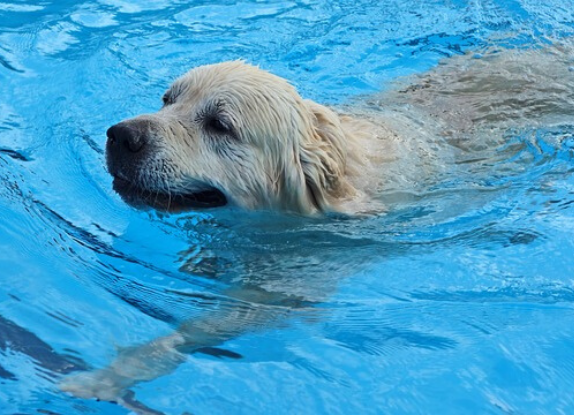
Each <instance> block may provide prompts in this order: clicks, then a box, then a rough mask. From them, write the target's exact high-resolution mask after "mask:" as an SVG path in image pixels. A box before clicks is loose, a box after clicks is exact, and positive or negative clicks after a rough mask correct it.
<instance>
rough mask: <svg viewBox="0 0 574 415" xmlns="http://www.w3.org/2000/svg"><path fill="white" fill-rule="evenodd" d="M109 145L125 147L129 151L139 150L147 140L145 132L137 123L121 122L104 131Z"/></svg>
mask: <svg viewBox="0 0 574 415" xmlns="http://www.w3.org/2000/svg"><path fill="white" fill-rule="evenodd" d="M106 135H107V136H108V140H109V145H111V146H115V147H117V148H119V149H126V150H128V151H130V152H131V153H137V152H139V151H140V150H141V149H142V148H143V147H144V146H145V145H146V142H147V139H146V133H145V132H144V131H142V130H141V128H138V125H134V124H132V123H126V122H121V123H119V124H116V125H113V126H111V127H110V128H108V131H107V132H106Z"/></svg>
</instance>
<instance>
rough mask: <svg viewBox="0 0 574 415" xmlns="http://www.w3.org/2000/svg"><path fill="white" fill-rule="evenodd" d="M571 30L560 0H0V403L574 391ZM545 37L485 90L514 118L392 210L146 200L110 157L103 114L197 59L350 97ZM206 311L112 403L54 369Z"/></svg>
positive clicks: (35, 409) (111, 114)
mask: <svg viewBox="0 0 574 415" xmlns="http://www.w3.org/2000/svg"><path fill="white" fill-rule="evenodd" d="M573 36H574V3H573V2H572V1H571V0H567V1H564V0H560V1H558V0H551V1H547V2H544V3H542V4H541V3H540V2H538V1H532V0H515V1H510V0H509V1H489V0H485V1H462V0H461V1H459V0H442V1H440V0H436V1H426V2H409V1H393V0H385V1H382V2H372V1H355V0H354V1H336V2H330V1H306V0H299V1H269V2H263V1H244V2H240V3H236V2H230V1H212V2H200V1H197V2H187V1H170V0H153V1H125V0H92V1H69V0H65V1H64V0H60V1H51V0H44V1H35V2H32V1H21V0H11V1H2V0H0V178H1V185H0V275H1V282H2V284H0V413H1V414H7V415H8V414H38V413H41V414H128V413H141V414H158V413H164V414H184V413H186V414H191V413H193V414H230V413H232V414H268V413H274V414H338V413H340V414H353V413H357V414H381V413H384V414H402V413H409V414H411V413H425V414H433V413H437V414H439V413H440V414H461V413H519V414H537V413H563V414H568V413H574V394H572V390H573V388H574V324H573V321H574V175H573V172H574V163H573V157H574V135H573V134H574V111H573V110H572V108H574V82H573V79H572V78H574V55H572V54H571V53H570V52H569V51H572V50H573V49H572V43H573V42H572V39H573ZM545 48H551V49H553V50H555V51H557V52H555V55H554V56H556V60H557V62H558V61H559V63H560V64H562V65H563V66H564V65H565V66H564V68H566V69H565V72H564V73H565V75H564V76H561V77H554V78H552V83H551V84H550V83H549V84H545V85H547V87H546V86H545V85H542V86H541V85H537V84H536V83H534V84H529V82H526V84H527V85H528V86H531V87H533V89H534V90H536V91H538V92H537V93H538V94H539V95H538V96H536V97H534V98H536V99H537V100H538V101H537V102H538V104H539V105H538V104H537V105H536V106H530V107H529V111H523V112H521V109H520V106H513V105H512V103H511V104H509V105H506V104H507V102H506V101H501V103H500V105H499V106H498V107H495V109H496V110H497V111H503V109H504V110H505V111H510V112H514V113H515V115H516V117H515V118H517V119H519V122H517V123H515V124H513V126H512V128H510V127H509V128H502V127H501V126H500V125H497V127H496V128H492V129H491V130H488V129H487V130H486V131H488V134H485V135H483V136H481V137H482V138H481V140H483V141H479V142H478V143H477V142H474V143H473V144H472V145H471V146H469V147H468V148H467V149H466V151H467V159H466V160H465V162H464V164H457V166H456V167H457V168H452V169H446V170H445V171H446V172H447V173H445V177H443V178H442V179H441V181H440V182H438V183H435V184H432V185H431V184H429V185H428V186H427V187H423V188H422V189H419V190H418V191H417V193H412V194H410V197H407V198H405V197H403V198H401V199H400V202H396V201H395V202H391V203H390V206H391V207H392V209H390V211H389V212H388V213H387V214H385V215H381V216H377V217H369V218H347V219H345V218H336V217H335V218H322V219H319V218H311V219H303V218H298V217H293V216H289V215H282V214H278V213H271V212H242V211H239V210H236V209H234V208H230V207H224V208H219V209H212V210H207V211H200V212H188V213H181V214H177V215H175V214H174V215H166V214H162V213H159V212H155V211H139V210H135V209H132V208H130V207H128V206H127V205H125V204H124V203H123V202H122V200H121V199H120V198H119V197H118V196H117V195H116V194H115V193H114V192H113V190H112V188H111V178H110V177H109V175H108V174H107V172H106V170H105V155H104V147H105V131H106V129H107V128H108V127H109V126H111V125H112V124H114V123H116V122H118V121H120V120H122V119H125V118H128V117H131V116H135V115H137V114H141V113H145V112H152V111H156V110H157V109H158V108H159V107H160V105H161V99H160V98H161V96H162V94H163V92H164V91H165V89H166V88H167V86H168V85H169V83H170V82H171V81H172V80H173V79H175V78H176V77H177V76H179V75H180V74H182V73H184V72H185V71H187V70H188V69H189V68H190V67H194V66H198V65H201V64H205V63H212V62H218V61H223V60H229V59H238V58H241V59H245V60H247V61H248V62H251V63H254V64H257V65H260V66H261V67H262V68H264V69H266V70H269V71H271V72H273V73H275V74H277V75H280V76H283V77H285V78H287V79H289V80H290V81H291V82H293V84H294V85H295V86H296V87H297V88H298V90H299V91H300V93H301V94H302V95H303V96H304V97H306V98H310V99H313V100H315V101H318V102H321V103H326V104H330V105H347V104H349V103H354V102H357V101H360V100H363V101H364V100H368V99H369V98H368V97H373V96H376V97H378V96H380V94H381V91H388V90H390V89H392V86H393V85H395V84H396V83H397V82H401V81H400V80H401V79H405V77H411V79H419V81H420V79H424V76H426V75H424V74H425V73H431V74H433V73H434V74H439V75H437V76H440V71H441V68H444V67H445V65H446V67H451V68H456V66H457V62H468V60H471V59H475V60H477V61H480V60H481V59H482V58H483V56H485V55H486V54H489V53H491V51H492V50H497V51H503V50H513V51H522V50H524V51H527V53H530V52H528V51H536V50H538V51H540V50H544V49H545ZM532 53H533V55H532V56H540V55H536V53H537V52H532ZM469 56H470V58H467V57H469ZM526 56H528V55H526ZM444 59H450V62H452V63H451V64H448V63H447V64H444V63H441V62H443V60H444ZM531 61H536V59H532V60H531ZM447 62H449V61H447ZM569 62H571V63H569ZM534 63H536V62H534ZM539 63H540V64H545V65H550V64H552V63H553V62H552V59H550V60H547V61H544V62H542V61H540V62H539ZM569 65H570V66H569ZM533 67H536V65H533ZM535 72H536V71H534V72H533V73H534V74H535V75H536V73H535ZM569 73H570V74H572V75H571V76H570V77H569V75H568V74H569ZM417 75H421V76H422V77H423V78H416V77H417ZM536 76H537V75H536ZM412 77H415V78H412ZM445 79H446V78H445ZM460 79H462V81H461V82H462V84H459V85H458V89H456V90H455V91H454V92H453V93H452V94H451V95H453V94H454V95H456V91H459V92H460V91H464V90H465V88H466V87H467V85H465V83H464V77H462V78H460ZM533 79H540V78H533ZM421 82H422V81H421ZM431 89H432V88H431ZM424 91H425V90H421V92H420V97H421V99H423V98H425V93H426V92H424ZM398 95H400V94H398ZM389 96H393V95H392V94H391V95H389ZM531 98H532V97H531ZM534 98H533V99H534ZM426 99H427V100H429V99H430V101H427V107H429V110H431V112H432V109H433V108H435V109H436V105H434V104H435V103H438V102H439V101H433V99H438V95H432V92H428V96H426ZM397 100H400V98H397ZM421 102H422V101H421ZM461 102H462V101H461ZM469 102H471V103H472V104H473V105H478V104H480V102H479V100H476V101H469ZM503 104H504V105H503ZM437 105H438V104H437ZM505 105H506V106H505ZM491 111H492V108H491ZM532 111H534V113H533V112H532ZM496 114H498V112H497V113H496ZM496 114H494V115H496ZM490 115H493V114H492V112H491V113H490ZM486 125H488V120H487V124H486ZM484 142H490V143H493V142H494V143H497V144H496V146H494V147H492V146H491V147H490V148H486V149H485V146H482V147H481V143H484ZM486 147H488V146H486ZM469 149H470V150H469ZM473 151H475V152H473ZM447 167H448V166H447ZM450 167H455V166H450ZM448 172H450V173H448ZM387 196H389V200H391V199H392V200H395V199H393V198H392V197H391V196H392V195H390V194H389V195H387ZM234 290H240V291H241V290H243V292H244V293H245V292H249V293H250V294H249V296H250V298H249V299H246V298H245V296H243V297H241V298H237V297H235V296H234V295H233V292H234ZM262 297H264V298H265V300H264V301H263V300H261V298H262ZM210 316H212V317H213V319H212V320H209V318H210ZM218 319H219V321H223V322H225V324H224V323H222V324H224V325H225V328H226V330H225V332H224V333H223V332H222V333H221V341H220V342H219V344H217V345H211V346H210V347H203V348H198V349H197V348H196V349H194V350H190V351H189V353H187V354H186V355H185V359H184V361H182V362H179V363H180V364H177V365H174V367H173V368H171V369H170V370H169V371H166V373H165V374H163V375H162V376H158V377H157V378H155V379H152V380H149V381H144V382H139V383H137V384H135V385H134V386H132V387H131V388H130V390H131V392H128V393H127V394H125V395H124V399H123V405H118V404H115V403H113V402H107V401H96V400H95V399H82V398H78V397H74V396H72V395H70V394H67V393H64V392H62V391H61V390H60V389H59V388H58V382H60V380H61V379H62V378H63V377H65V376H69V375H70V374H71V373H73V372H79V371H86V370H90V369H94V368H101V367H105V366H106V365H107V364H109V363H110V362H112V361H113V360H114V358H115V357H116V356H118V355H121V354H122V353H125V351H126V350H132V349H130V347H134V346H136V345H141V344H145V343H146V342H149V341H150V340H152V339H154V338H157V337H160V336H164V335H168V334H169V333H171V332H172V331H173V330H174V329H176V328H178V327H180V328H181V327H190V326H193V325H194V322H199V321H206V320H207V321H218Z"/></svg>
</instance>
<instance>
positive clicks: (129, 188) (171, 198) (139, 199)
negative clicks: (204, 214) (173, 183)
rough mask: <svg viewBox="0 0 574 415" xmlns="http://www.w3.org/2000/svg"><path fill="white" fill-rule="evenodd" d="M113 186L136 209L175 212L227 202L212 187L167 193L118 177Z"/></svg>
mask: <svg viewBox="0 0 574 415" xmlns="http://www.w3.org/2000/svg"><path fill="white" fill-rule="evenodd" d="M113 187H114V190H115V191H116V192H117V193H118V194H119V195H120V196H121V198H122V199H123V200H124V202H126V203H127V204H129V205H131V206H133V207H135V208H138V209H143V208H152V209H156V210H161V211H164V212H171V213H177V212H183V211H187V210H194V209H206V208H214V207H219V206H225V205H226V204H227V199H226V198H225V195H224V194H223V193H222V192H221V191H219V190H218V189H216V188H214V187H206V188H205V189H202V190H198V191H196V192H189V193H168V192H162V191H155V190H154V191H152V190H149V189H145V188H142V187H140V186H137V185H134V183H132V182H129V181H127V180H124V179H122V178H120V177H114V183H113Z"/></svg>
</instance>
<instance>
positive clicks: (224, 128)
mask: <svg viewBox="0 0 574 415" xmlns="http://www.w3.org/2000/svg"><path fill="white" fill-rule="evenodd" d="M205 127H206V128H207V129H208V130H209V131H210V132H213V133H216V134H231V132H232V130H231V128H230V127H229V126H228V125H227V124H226V123H225V122H224V121H222V120H221V119H220V118H217V117H210V118H208V119H207V121H206V123H205Z"/></svg>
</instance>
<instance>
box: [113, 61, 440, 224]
mask: <svg viewBox="0 0 574 415" xmlns="http://www.w3.org/2000/svg"><path fill="white" fill-rule="evenodd" d="M398 118H399V117H398V116H396V114H395V116H389V115H388V114H387V115H386V114H384V113H383V112H381V111H379V112H378V113H373V112H370V113H369V112H368V111H363V112H362V113H360V114H358V113H357V114H353V115H349V114H345V115H343V114H340V113H337V112H335V111H334V110H332V109H330V108H328V107H326V106H323V105H320V104H318V103H315V102H313V101H310V100H305V99H303V98H301V96H300V95H299V94H298V93H297V91H296V90H295V88H294V87H293V86H292V85H290V84H289V83H288V82H287V81H286V80H284V79H282V78H280V77H278V76H275V75H273V74H271V73H269V72H266V71H264V70H262V69H259V68H258V67H255V66H252V65H249V64H246V63H244V62H242V61H231V62H224V63H219V64H215V65H207V66H201V67H198V68H195V69H193V70H191V71H190V72H188V73H187V74H185V75H183V76H182V77H180V78H179V79H177V80H176V81H175V82H174V83H173V85H172V86H171V87H170V88H169V89H168V91H167V92H166V93H165V94H164V96H163V107H162V108H161V109H160V110H159V111H158V112H156V113H154V114H147V115H141V116H138V117H135V118H133V119H129V120H126V121H122V122H120V123H119V124H116V125H114V126H112V127H111V128H109V130H108V131H107V136H108V140H107V144H106V154H107V166H108V170H109V172H110V173H111V174H112V176H113V177H114V189H115V190H116V191H117V192H118V193H119V194H120V195H121V196H122V197H123V198H124V200H125V201H126V202H128V203H130V204H132V205H134V206H138V207H141V206H145V205H147V206H150V207H152V208H155V209H160V210H167V211H179V210H185V209H194V208H195V209H197V208H209V207H217V206H222V205H226V204H230V205H232V206H236V207H239V208H242V209H253V210H279V211H283V212H289V213H293V214H299V215H305V216H306V215H319V214H324V213H329V212H340V213H348V214H356V213H364V212H376V211H384V210H385V207H384V205H383V203H382V201H380V200H377V198H376V195H377V194H380V193H381V190H382V189H383V188H385V187H386V188H388V187H389V186H388V185H387V186H385V178H388V177H395V178H398V177H401V178H402V180H403V181H405V180H411V181H415V180H416V177H410V178H409V177H408V176H409V172H412V174H411V176H416V174H417V173H418V174H419V175H420V176H421V177H422V176H423V174H422V173H421V170H422V169H413V168H409V167H408V166H406V165H405V160H406V159H407V158H408V159H410V160H411V161H413V162H414V161H415V160H421V159H422V160H426V159H428V158H429V157H431V154H432V153H433V152H432V151H431V147H430V145H429V142H430V141H431V140H428V139H427V140H424V139H420V137H418V136H417V137H416V138H417V139H416V140H415V139H411V140H408V139H406V137H407V136H408V137H410V138H414V136H415V135H414V134H411V135H410V136H409V135H408V134H405V132H404V131H400V132H399V131H396V130H395V128H396V129H399V128H400V129H403V130H404V129H405V128H406V127H405V125H408V124H409V123H408V122H404V124H405V125H403V126H401V127H397V119H398ZM391 120H393V121H392V122H391ZM393 127H394V128H393ZM425 134H427V135H428V132H427V133H425ZM399 147H401V148H402V150H399ZM400 151H403V152H404V153H408V157H407V154H404V155H401V154H399V153H400ZM383 164H387V166H386V167H381V166H382V165H383ZM391 164H393V165H394V166H393V167H391V166H390V165H391ZM399 164H400V166H399ZM393 168H394V169H395V170H401V172H402V173H401V174H398V171H397V172H396V173H397V174H395V175H394V176H392V175H391V174H389V171H391V172H392V170H393ZM427 173H428V172H427Z"/></svg>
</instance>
